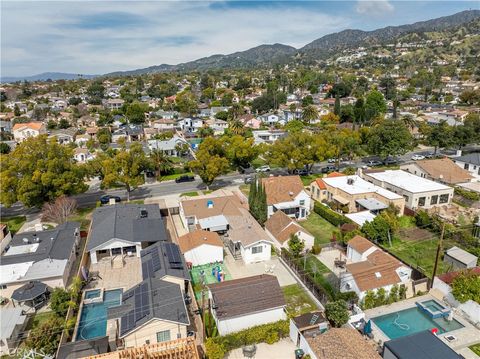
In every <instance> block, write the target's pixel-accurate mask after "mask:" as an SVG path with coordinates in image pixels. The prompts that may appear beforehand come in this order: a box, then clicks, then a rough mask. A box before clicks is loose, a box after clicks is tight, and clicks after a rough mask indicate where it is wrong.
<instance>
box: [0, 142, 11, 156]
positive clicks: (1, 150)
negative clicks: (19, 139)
mask: <svg viewBox="0 0 480 359" xmlns="http://www.w3.org/2000/svg"><path fill="white" fill-rule="evenodd" d="M11 150H12V149H11V148H10V146H9V145H7V144H6V143H5V142H0V154H2V155H7V154H9V153H10V151H11Z"/></svg>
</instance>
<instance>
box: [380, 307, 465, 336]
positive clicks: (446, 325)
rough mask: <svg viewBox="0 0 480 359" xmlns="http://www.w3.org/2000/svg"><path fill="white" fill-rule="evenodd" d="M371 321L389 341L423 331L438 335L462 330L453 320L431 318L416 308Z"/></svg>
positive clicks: (461, 326) (460, 325)
mask: <svg viewBox="0 0 480 359" xmlns="http://www.w3.org/2000/svg"><path fill="white" fill-rule="evenodd" d="M372 321H373V322H374V323H375V325H376V326H377V327H379V328H380V329H381V330H382V332H384V333H385V335H386V336H387V337H389V338H390V339H396V338H401V337H404V336H406V335H410V334H414V333H418V332H421V331H423V330H431V329H433V328H437V329H438V334H442V333H446V332H450V331H452V330H457V329H460V328H463V325H462V324H460V323H459V322H458V321H456V320H455V319H453V320H451V321H448V320H447V319H445V318H435V319H434V318H431V317H429V316H428V315H426V314H425V313H424V312H423V311H422V310H421V309H419V308H417V307H413V308H409V309H405V310H401V311H399V312H395V313H390V314H385V315H381V316H379V317H375V318H372Z"/></svg>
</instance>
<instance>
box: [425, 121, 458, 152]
mask: <svg viewBox="0 0 480 359" xmlns="http://www.w3.org/2000/svg"><path fill="white" fill-rule="evenodd" d="M420 132H421V133H422V134H423V135H424V138H425V143H426V144H427V145H429V146H433V147H434V148H435V150H434V153H435V154H436V153H437V150H438V148H439V147H440V148H445V147H448V146H450V145H452V144H453V142H454V141H453V137H452V127H451V126H449V125H448V124H447V121H440V123H439V124H438V125H434V126H428V125H426V126H422V127H421V128H420Z"/></svg>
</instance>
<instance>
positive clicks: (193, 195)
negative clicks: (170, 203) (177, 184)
mask: <svg viewBox="0 0 480 359" xmlns="http://www.w3.org/2000/svg"><path fill="white" fill-rule="evenodd" d="M183 196H186V197H195V196H198V192H185V193H182V194H181V195H180V197H183Z"/></svg>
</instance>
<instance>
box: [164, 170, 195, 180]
mask: <svg viewBox="0 0 480 359" xmlns="http://www.w3.org/2000/svg"><path fill="white" fill-rule="evenodd" d="M181 176H194V173H193V172H185V173H173V174H171V175H166V176H161V177H160V179H159V180H160V181H171V180H174V179H177V178H178V177H181Z"/></svg>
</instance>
